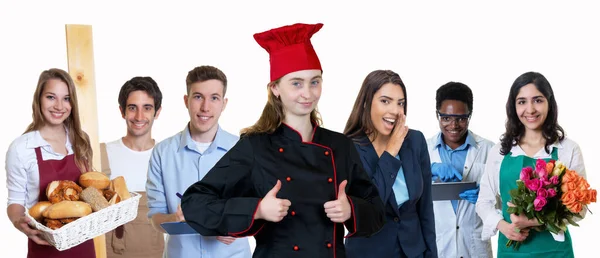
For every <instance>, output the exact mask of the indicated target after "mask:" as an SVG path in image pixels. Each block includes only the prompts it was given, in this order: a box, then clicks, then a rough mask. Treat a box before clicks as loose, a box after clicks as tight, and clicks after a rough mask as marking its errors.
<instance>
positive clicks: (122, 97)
mask: <svg viewBox="0 0 600 258" xmlns="http://www.w3.org/2000/svg"><path fill="white" fill-rule="evenodd" d="M138 90H140V91H144V92H146V94H148V96H150V97H152V98H153V99H154V115H156V112H158V110H159V109H160V105H161V103H162V92H161V91H160V89H159V88H158V84H156V81H154V80H153V79H152V78H151V77H141V76H137V77H133V78H132V79H131V80H129V81H127V82H125V84H123V86H122V87H121V91H119V106H120V107H121V115H125V110H126V108H127V98H129V94H131V93H132V92H134V91H138Z"/></svg>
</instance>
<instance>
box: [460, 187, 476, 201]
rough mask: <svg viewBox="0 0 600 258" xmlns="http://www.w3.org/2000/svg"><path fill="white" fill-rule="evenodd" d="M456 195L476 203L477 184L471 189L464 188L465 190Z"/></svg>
mask: <svg viewBox="0 0 600 258" xmlns="http://www.w3.org/2000/svg"><path fill="white" fill-rule="evenodd" d="M458 196H459V197H460V198H462V199H463V200H465V201H468V202H470V203H472V204H475V203H477V197H478V196H479V185H477V188H475V189H471V190H466V191H464V192H462V193H460V194H459V195H458Z"/></svg>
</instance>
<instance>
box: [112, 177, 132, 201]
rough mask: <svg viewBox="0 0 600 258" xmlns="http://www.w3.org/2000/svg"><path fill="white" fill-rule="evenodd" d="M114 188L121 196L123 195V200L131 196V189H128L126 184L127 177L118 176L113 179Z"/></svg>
mask: <svg viewBox="0 0 600 258" xmlns="http://www.w3.org/2000/svg"><path fill="white" fill-rule="evenodd" d="M112 188H113V189H111V190H113V191H115V192H117V194H118V195H119V197H121V201H124V200H127V199H129V198H130V197H131V194H130V193H129V190H128V189H127V184H125V178H124V177H122V176H118V177H116V178H115V179H113V180H112Z"/></svg>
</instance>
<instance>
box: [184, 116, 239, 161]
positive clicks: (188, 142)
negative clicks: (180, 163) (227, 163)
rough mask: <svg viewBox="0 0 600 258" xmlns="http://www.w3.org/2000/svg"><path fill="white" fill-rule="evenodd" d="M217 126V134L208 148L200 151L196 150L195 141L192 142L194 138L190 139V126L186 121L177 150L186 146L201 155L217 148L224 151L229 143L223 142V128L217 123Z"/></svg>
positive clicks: (227, 149) (227, 148)
mask: <svg viewBox="0 0 600 258" xmlns="http://www.w3.org/2000/svg"><path fill="white" fill-rule="evenodd" d="M217 127H218V128H217V134H216V135H215V139H214V140H213V142H212V143H211V144H210V146H209V147H208V149H206V151H204V152H200V151H199V150H198V146H197V145H196V142H194V140H192V135H191V133H190V126H189V123H188V125H186V126H185V129H183V133H182V134H181V141H180V142H179V150H181V149H183V148H186V147H187V148H188V149H189V150H193V151H195V152H198V153H199V154H201V155H203V154H204V155H206V154H210V153H211V152H213V151H214V150H215V149H217V148H219V149H221V150H224V151H226V152H227V151H229V145H228V144H227V143H226V142H224V140H223V139H222V138H223V137H222V135H223V134H224V132H223V129H221V126H220V125H217Z"/></svg>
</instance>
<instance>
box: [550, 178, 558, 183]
mask: <svg viewBox="0 0 600 258" xmlns="http://www.w3.org/2000/svg"><path fill="white" fill-rule="evenodd" d="M550 183H552V184H553V185H558V176H552V177H551V178H550Z"/></svg>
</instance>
